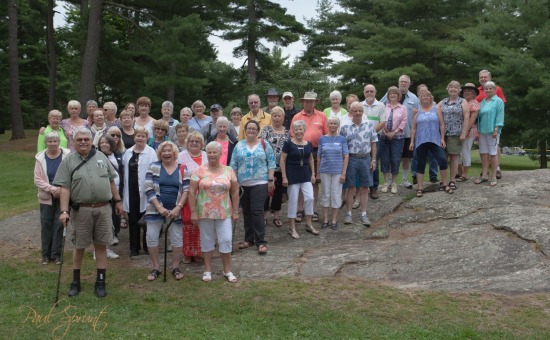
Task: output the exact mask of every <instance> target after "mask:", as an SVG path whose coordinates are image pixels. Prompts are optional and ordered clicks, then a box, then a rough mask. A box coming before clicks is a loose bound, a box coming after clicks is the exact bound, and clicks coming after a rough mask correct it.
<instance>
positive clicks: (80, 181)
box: [53, 128, 122, 297]
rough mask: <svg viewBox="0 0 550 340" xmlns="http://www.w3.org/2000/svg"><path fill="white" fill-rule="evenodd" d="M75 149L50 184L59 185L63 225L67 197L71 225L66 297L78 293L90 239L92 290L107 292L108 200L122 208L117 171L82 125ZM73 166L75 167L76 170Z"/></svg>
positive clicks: (110, 214)
mask: <svg viewBox="0 0 550 340" xmlns="http://www.w3.org/2000/svg"><path fill="white" fill-rule="evenodd" d="M73 140H74V146H75V151H76V152H74V153H72V154H70V155H69V156H67V157H65V158H64V159H63V161H62V162H61V164H60V165H59V169H58V171H57V174H56V175H55V179H54V182H53V184H54V185H56V186H59V187H61V195H60V207H61V215H60V216H59V220H60V221H61V223H62V224H63V225H64V226H66V225H67V223H68V221H69V200H70V201H71V207H72V210H71V213H70V214H71V220H72V226H73V228H74V234H73V243H74V244H75V250H74V252H73V281H72V283H71V288H70V289H69V297H73V296H76V295H78V294H79V293H80V290H81V287H80V267H81V265H82V258H83V257H84V251H85V249H86V247H88V246H89V245H90V243H91V242H92V241H93V243H94V247H95V253H96V258H97V279H96V283H95V294H96V295H97V296H98V297H104V296H105V295H107V292H106V290H105V274H106V267H107V246H108V245H109V244H111V241H112V228H113V222H112V211H111V204H110V201H111V199H113V200H114V201H115V202H116V207H115V211H116V213H117V214H120V213H121V212H122V203H121V202H122V200H121V199H120V195H119V193H118V190H117V188H116V185H115V182H114V178H115V177H116V171H115V170H114V168H113V166H112V165H111V162H110V161H109V159H108V158H107V156H105V155H104V154H103V153H101V152H97V151H96V150H95V149H93V148H92V133H91V132H90V130H88V129H87V128H81V129H78V130H77V131H75V133H74V138H73ZM75 169H76V171H75Z"/></svg>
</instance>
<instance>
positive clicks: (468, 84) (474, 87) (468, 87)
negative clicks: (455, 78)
mask: <svg viewBox="0 0 550 340" xmlns="http://www.w3.org/2000/svg"><path fill="white" fill-rule="evenodd" d="M464 90H474V91H476V96H479V89H478V88H477V87H476V86H475V85H474V84H472V83H466V84H464V86H462V91H460V96H461V97H464Z"/></svg>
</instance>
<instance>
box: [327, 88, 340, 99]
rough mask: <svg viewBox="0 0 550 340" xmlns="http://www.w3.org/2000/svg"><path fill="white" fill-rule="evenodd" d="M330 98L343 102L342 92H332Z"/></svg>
mask: <svg viewBox="0 0 550 340" xmlns="http://www.w3.org/2000/svg"><path fill="white" fill-rule="evenodd" d="M328 97H329V99H333V98H337V99H339V100H342V94H341V93H340V91H337V90H334V91H332V92H331V93H330V95H329V96H328Z"/></svg>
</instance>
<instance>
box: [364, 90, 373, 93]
mask: <svg viewBox="0 0 550 340" xmlns="http://www.w3.org/2000/svg"><path fill="white" fill-rule="evenodd" d="M364 92H365V93H374V91H373V90H365V91H364Z"/></svg>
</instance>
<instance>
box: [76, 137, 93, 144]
mask: <svg viewBox="0 0 550 340" xmlns="http://www.w3.org/2000/svg"><path fill="white" fill-rule="evenodd" d="M75 140H76V141H77V142H78V143H81V142H89V141H90V138H77V139H75Z"/></svg>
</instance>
